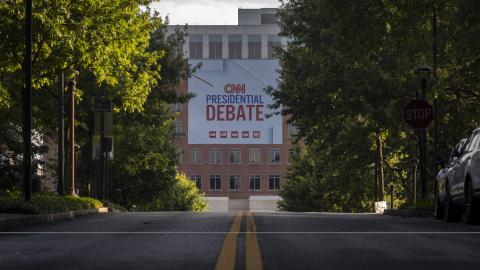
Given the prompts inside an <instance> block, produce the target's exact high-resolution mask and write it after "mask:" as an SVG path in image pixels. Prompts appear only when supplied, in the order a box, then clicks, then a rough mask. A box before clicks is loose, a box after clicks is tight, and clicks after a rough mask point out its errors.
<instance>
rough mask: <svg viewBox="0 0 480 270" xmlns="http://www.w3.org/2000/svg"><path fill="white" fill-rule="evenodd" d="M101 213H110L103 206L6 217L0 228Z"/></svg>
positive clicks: (51, 221) (1, 221)
mask: <svg viewBox="0 0 480 270" xmlns="http://www.w3.org/2000/svg"><path fill="white" fill-rule="evenodd" d="M99 213H108V208H107V207H101V208H97V209H84V210H76V211H67V212H60V213H51V214H41V215H31V216H24V217H12V218H6V219H3V220H0V230H8V229H12V228H17V227H24V226H29V225H35V224H41V223H53V222H57V221H62V220H67V219H73V218H74V217H78V216H84V215H90V214H99Z"/></svg>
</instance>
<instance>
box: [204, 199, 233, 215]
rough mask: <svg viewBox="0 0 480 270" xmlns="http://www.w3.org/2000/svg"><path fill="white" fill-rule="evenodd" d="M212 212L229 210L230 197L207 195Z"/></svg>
mask: <svg viewBox="0 0 480 270" xmlns="http://www.w3.org/2000/svg"><path fill="white" fill-rule="evenodd" d="M205 201H206V202H207V205H208V210H209V211H210V212H228V197H205Z"/></svg>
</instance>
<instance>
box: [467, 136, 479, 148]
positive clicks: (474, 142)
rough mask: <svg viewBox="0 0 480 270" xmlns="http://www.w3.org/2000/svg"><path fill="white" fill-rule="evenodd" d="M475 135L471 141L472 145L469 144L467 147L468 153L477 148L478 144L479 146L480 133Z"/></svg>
mask: <svg viewBox="0 0 480 270" xmlns="http://www.w3.org/2000/svg"><path fill="white" fill-rule="evenodd" d="M474 136H475V137H474V138H473V140H472V142H471V143H470V145H468V146H467V147H468V148H467V153H468V152H471V151H473V150H475V148H476V146H477V143H478V139H479V137H480V135H479V134H478V133H476V134H475V135H474Z"/></svg>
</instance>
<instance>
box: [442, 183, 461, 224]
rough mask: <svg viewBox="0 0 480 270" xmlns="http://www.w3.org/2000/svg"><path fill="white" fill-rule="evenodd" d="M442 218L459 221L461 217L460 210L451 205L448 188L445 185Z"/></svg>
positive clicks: (448, 220)
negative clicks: (443, 213)
mask: <svg viewBox="0 0 480 270" xmlns="http://www.w3.org/2000/svg"><path fill="white" fill-rule="evenodd" d="M446 193H447V194H446V203H445V215H444V219H445V221H447V222H459V221H460V220H461V219H462V212H460V210H459V209H458V208H457V207H455V205H453V202H452V196H451V195H450V189H449V188H448V187H447V192H446Z"/></svg>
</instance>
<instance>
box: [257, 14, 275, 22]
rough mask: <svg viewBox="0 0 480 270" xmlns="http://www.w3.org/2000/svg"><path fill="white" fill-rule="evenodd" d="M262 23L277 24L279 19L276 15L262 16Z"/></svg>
mask: <svg viewBox="0 0 480 270" xmlns="http://www.w3.org/2000/svg"><path fill="white" fill-rule="evenodd" d="M260 23H261V24H277V23H278V19H277V16H275V14H261V15H260Z"/></svg>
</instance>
